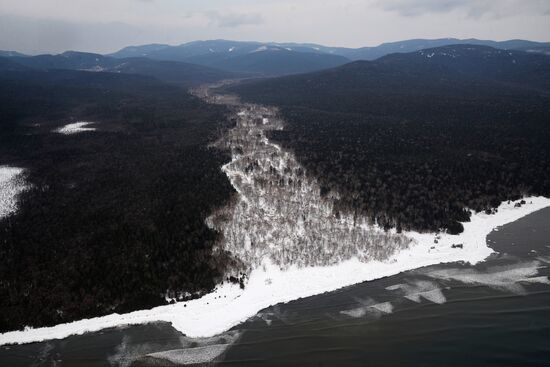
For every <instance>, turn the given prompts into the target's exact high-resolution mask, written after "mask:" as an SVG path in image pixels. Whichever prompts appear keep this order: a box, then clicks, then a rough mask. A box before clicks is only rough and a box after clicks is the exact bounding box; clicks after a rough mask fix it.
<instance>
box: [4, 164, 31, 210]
mask: <svg viewBox="0 0 550 367" xmlns="http://www.w3.org/2000/svg"><path fill="white" fill-rule="evenodd" d="M22 173H23V169H22V168H17V167H7V166H0V219H2V218H4V217H6V216H8V215H10V214H11V213H13V212H15V211H16V210H17V195H19V193H21V192H22V191H23V190H25V188H26V186H25V181H24V180H23V178H22V177H21V174H22Z"/></svg>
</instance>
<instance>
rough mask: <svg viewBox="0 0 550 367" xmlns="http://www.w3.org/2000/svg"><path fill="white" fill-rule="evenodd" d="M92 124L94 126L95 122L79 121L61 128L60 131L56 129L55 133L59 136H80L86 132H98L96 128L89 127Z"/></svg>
mask: <svg viewBox="0 0 550 367" xmlns="http://www.w3.org/2000/svg"><path fill="white" fill-rule="evenodd" d="M91 124H94V122H85V121H79V122H75V123H73V124H68V125H65V126H63V127H60V128H59V129H56V130H55V132H56V133H59V134H64V135H72V134H78V133H82V132H86V131H95V130H96V128H95V127H87V126H89V125H91Z"/></svg>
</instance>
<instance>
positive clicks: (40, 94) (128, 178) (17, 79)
mask: <svg viewBox="0 0 550 367" xmlns="http://www.w3.org/2000/svg"><path fill="white" fill-rule="evenodd" d="M0 77H1V79H2V80H1V81H0V100H1V103H0V129H1V133H0V157H2V163H3V164H12V165H15V166H20V167H25V169H26V170H25V172H26V177H25V178H26V181H27V185H28V187H29V189H28V190H27V191H25V192H24V193H23V194H22V195H21V196H20V198H19V203H18V211H17V212H16V213H15V214H14V215H12V216H9V217H7V218H5V219H3V220H1V221H0V241H1V244H0V259H2V261H0V315H1V316H0V331H7V330H14V329H18V328H22V327H23V326H25V325H32V326H34V327H38V326H45V325H53V324H57V323H61V322H67V321H71V320H75V319H79V318H83V317H93V316H97V315H103V314H108V313H113V312H127V311H131V310H135V309H140V308H145V307H151V306H155V305H161V304H164V303H165V302H166V301H165V299H164V295H165V294H166V292H168V293H169V294H171V295H173V294H177V292H181V293H183V292H188V293H190V294H192V295H195V296H196V295H198V294H199V293H200V292H205V291H208V290H210V289H212V287H213V286H214V284H216V282H218V281H219V280H220V277H221V276H222V274H223V268H224V263H225V261H226V260H227V259H226V257H225V256H224V255H223V254H217V255H215V256H214V254H213V253H212V245H213V244H214V242H215V241H216V240H217V236H218V234H217V233H216V232H214V231H212V230H211V229H209V228H208V227H207V226H206V224H205V218H206V217H207V216H208V215H209V213H210V212H211V211H212V210H213V209H214V208H215V207H217V206H219V205H223V203H224V202H226V200H228V199H229V197H230V195H231V194H232V192H233V189H232V187H231V185H230V183H229V182H228V180H227V177H226V176H225V175H224V174H223V173H222V172H221V170H220V166H221V165H222V164H224V163H225V162H227V161H228V160H229V158H230V157H229V154H228V153H227V152H223V151H219V150H216V149H213V148H209V147H208V144H209V142H211V141H213V140H214V139H215V138H216V137H217V136H218V134H219V132H220V131H221V130H223V129H225V128H227V124H228V122H226V117H225V114H226V111H225V110H224V108H223V107H216V106H211V105H206V103H204V102H202V101H200V100H198V99H197V98H195V97H193V96H191V95H189V94H187V93H186V92H185V91H184V90H183V89H180V88H179V87H177V86H171V85H167V84H164V83H162V82H159V81H156V80H154V79H152V78H148V77H142V76H136V75H122V74H111V73H89V72H80V71H61V70H58V71H54V70H52V71H48V72H38V71H20V72H13V71H10V72H9V73H2V75H1V76H0ZM75 121H92V122H95V124H94V125H92V126H93V127H95V128H96V129H97V130H96V131H93V132H83V133H78V134H74V135H63V134H58V133H55V132H54V130H55V129H57V128H59V127H60V126H63V125H65V124H68V123H71V122H75Z"/></svg>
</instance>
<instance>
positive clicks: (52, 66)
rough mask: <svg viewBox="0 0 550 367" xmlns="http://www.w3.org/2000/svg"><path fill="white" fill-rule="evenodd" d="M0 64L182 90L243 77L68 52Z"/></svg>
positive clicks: (193, 67) (183, 65)
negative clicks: (136, 78)
mask: <svg viewBox="0 0 550 367" xmlns="http://www.w3.org/2000/svg"><path fill="white" fill-rule="evenodd" d="M0 62H1V64H0V69H2V68H3V67H2V64H3V63H7V62H10V63H11V64H10V65H13V64H18V65H21V66H25V67H27V68H31V69H35V70H40V71H45V70H57V69H66V70H82V71H92V72H111V73H122V74H140V75H146V76H151V77H155V78H157V79H159V80H162V81H165V82H169V83H174V84H178V85H180V86H193V85H197V84H203V83H212V82H215V81H218V80H222V79H230V78H235V77H238V76H240V75H237V74H235V73H231V72H227V71H222V70H219V69H214V68H211V67H207V66H201V65H195V64H190V63H185V62H177V61H161V60H152V59H148V58H143V57H142V58H125V59H115V58H112V57H107V56H102V55H99V54H93V53H86V52H74V51H67V52H64V53H62V54H59V55H39V56H12V57H9V58H0Z"/></svg>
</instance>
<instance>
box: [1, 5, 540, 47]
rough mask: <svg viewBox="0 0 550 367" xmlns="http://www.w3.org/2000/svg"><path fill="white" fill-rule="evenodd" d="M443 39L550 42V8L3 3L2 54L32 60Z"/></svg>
mask: <svg viewBox="0 0 550 367" xmlns="http://www.w3.org/2000/svg"><path fill="white" fill-rule="evenodd" d="M442 37H457V38H471V37H474V38H482V39H494V40H505V39H512V38H523V39H530V40H536V41H550V0H334V1H324V0H294V1H290V0H225V1H222V0H0V49H2V50H15V51H20V52H26V53H41V52H54V53H55V52H62V51H65V50H68V49H71V50H79V51H91V52H101V53H106V52H112V51H115V50H117V49H119V48H122V47H124V46H128V45H136V44H145V43H169V44H180V43H184V42H188V41H193V40H198V39H218V38H223V39H233V40H257V41H277V42H283V41H285V42H286V41H288V42H314V43H320V44H324V45H328V46H347V47H360V46H375V45H378V44H380V43H382V42H388V41H398V40H403V39H410V38H442Z"/></svg>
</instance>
